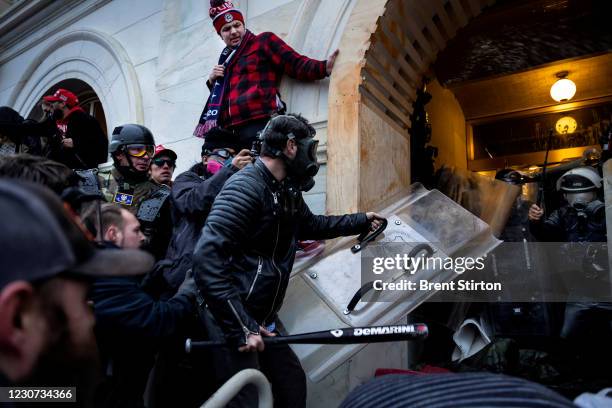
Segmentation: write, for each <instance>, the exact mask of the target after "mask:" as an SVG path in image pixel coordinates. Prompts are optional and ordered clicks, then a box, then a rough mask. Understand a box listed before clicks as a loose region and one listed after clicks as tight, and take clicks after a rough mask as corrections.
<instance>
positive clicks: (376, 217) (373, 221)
mask: <svg viewBox="0 0 612 408" xmlns="http://www.w3.org/2000/svg"><path fill="white" fill-rule="evenodd" d="M366 217H368V221H370V231H376V230H377V229H378V228H380V227H381V226H382V222H383V220H384V219H385V217H383V216H382V215H380V214H378V213H375V212H367V213H366Z"/></svg>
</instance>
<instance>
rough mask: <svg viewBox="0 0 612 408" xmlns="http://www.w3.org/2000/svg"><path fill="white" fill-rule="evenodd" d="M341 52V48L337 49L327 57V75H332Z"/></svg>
mask: <svg viewBox="0 0 612 408" xmlns="http://www.w3.org/2000/svg"><path fill="white" fill-rule="evenodd" d="M339 53H340V50H336V51H334V52H332V53H331V55H330V56H329V58H327V64H326V65H325V71H326V73H327V76H330V75H331V73H332V70H333V69H334V65H335V64H336V58H337V57H338V54H339Z"/></svg>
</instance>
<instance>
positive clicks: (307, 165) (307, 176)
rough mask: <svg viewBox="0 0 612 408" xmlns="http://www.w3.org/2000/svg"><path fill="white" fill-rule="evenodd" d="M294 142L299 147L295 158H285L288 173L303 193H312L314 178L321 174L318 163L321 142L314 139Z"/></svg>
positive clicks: (309, 138)
mask: <svg viewBox="0 0 612 408" xmlns="http://www.w3.org/2000/svg"><path fill="white" fill-rule="evenodd" d="M294 140H295V142H296V144H297V147H298V149H297V153H296V155H295V158H294V159H289V158H287V157H286V156H284V160H285V163H286V164H287V173H288V175H289V177H290V178H291V180H293V182H295V183H296V186H297V187H298V188H299V189H300V190H301V191H310V190H311V189H312V188H313V187H314V185H315V181H314V176H316V175H317V173H318V172H319V163H318V161H317V147H318V146H319V141H318V140H316V139H314V138H312V137H308V138H304V139H299V140H298V139H294Z"/></svg>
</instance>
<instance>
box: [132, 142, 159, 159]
mask: <svg viewBox="0 0 612 408" xmlns="http://www.w3.org/2000/svg"><path fill="white" fill-rule="evenodd" d="M125 151H126V152H127V154H128V155H130V156H132V157H144V156H145V155H148V156H149V157H153V154H155V146H153V145H127V146H125Z"/></svg>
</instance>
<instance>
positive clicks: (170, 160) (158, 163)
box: [152, 157, 176, 167]
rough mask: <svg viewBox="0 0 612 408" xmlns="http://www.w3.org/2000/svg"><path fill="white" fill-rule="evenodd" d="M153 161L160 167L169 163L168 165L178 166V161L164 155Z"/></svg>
mask: <svg viewBox="0 0 612 408" xmlns="http://www.w3.org/2000/svg"><path fill="white" fill-rule="evenodd" d="M152 163H153V164H154V165H156V166H158V167H163V166H164V164H167V165H168V167H175V166H176V161H174V160H172V159H164V158H162V157H158V158H156V159H153V162H152Z"/></svg>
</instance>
